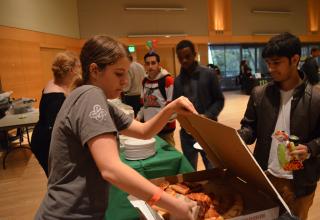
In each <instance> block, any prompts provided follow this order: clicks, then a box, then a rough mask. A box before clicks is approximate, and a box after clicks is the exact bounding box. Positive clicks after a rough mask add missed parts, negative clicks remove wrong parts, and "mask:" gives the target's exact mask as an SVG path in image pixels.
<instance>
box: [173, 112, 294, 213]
mask: <svg viewBox="0 0 320 220" xmlns="http://www.w3.org/2000/svg"><path fill="white" fill-rule="evenodd" d="M178 120H179V122H180V125H181V127H183V128H184V129H185V130H186V131H187V132H189V133H191V134H192V136H193V137H194V138H195V139H196V140H197V141H198V143H199V144H200V145H201V147H202V148H203V149H204V151H205V152H206V154H207V157H208V159H209V160H210V161H211V162H212V163H213V164H214V165H215V166H216V167H220V168H222V169H224V168H226V169H227V170H228V171H230V172H231V173H233V174H234V175H236V176H237V177H239V178H241V179H242V180H244V181H246V182H249V183H251V184H254V185H255V186H257V187H259V188H260V189H261V190H263V191H264V192H266V193H268V194H269V195H270V196H271V197H273V198H278V200H279V201H280V202H281V203H282V205H283V207H285V209H286V210H287V211H288V212H289V213H290V214H291V211H290V209H289V207H288V206H287V204H286V203H285V201H284V200H283V199H282V197H281V196H280V194H279V193H278V192H277V190H276V189H275V188H274V186H273V185H272V183H271V182H270V180H269V179H268V178H267V176H266V174H265V173H264V171H263V170H262V169H261V168H260V166H259V165H258V163H257V161H256V160H255V159H254V157H253V155H252V153H251V152H250V150H249V148H248V147H247V146H246V144H245V143H244V142H243V140H242V139H241V137H240V136H239V134H238V132H237V131H236V130H235V129H234V128H231V127H228V126H225V125H222V124H220V123H218V122H215V121H213V120H210V119H207V118H205V117H203V116H200V115H195V114H194V115H188V116H187V117H186V116H181V115H179V116H178Z"/></svg>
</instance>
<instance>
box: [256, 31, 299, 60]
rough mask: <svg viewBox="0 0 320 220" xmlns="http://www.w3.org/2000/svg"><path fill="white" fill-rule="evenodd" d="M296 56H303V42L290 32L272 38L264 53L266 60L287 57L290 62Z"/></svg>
mask: <svg viewBox="0 0 320 220" xmlns="http://www.w3.org/2000/svg"><path fill="white" fill-rule="evenodd" d="M296 54H297V55H299V56H301V41H300V39H299V38H298V37H296V36H295V35H293V34H290V33H288V32H285V33H282V34H279V35H276V36H274V37H272V38H271V39H270V40H269V41H268V43H267V45H266V46H265V47H264V48H263V51H262V57H263V58H264V59H265V58H270V57H273V56H278V57H287V58H289V60H290V58H291V57H293V56H294V55H296Z"/></svg>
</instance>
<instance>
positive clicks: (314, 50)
mask: <svg viewBox="0 0 320 220" xmlns="http://www.w3.org/2000/svg"><path fill="white" fill-rule="evenodd" d="M318 50H319V48H318V47H312V48H311V53H314V52H317V51H318Z"/></svg>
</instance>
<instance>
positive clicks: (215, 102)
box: [173, 63, 224, 120]
mask: <svg viewBox="0 0 320 220" xmlns="http://www.w3.org/2000/svg"><path fill="white" fill-rule="evenodd" d="M180 96H185V97H187V98H189V100H190V101H191V102H192V104H193V105H194V107H195V109H196V110H197V111H198V112H199V113H200V114H204V115H205V116H206V117H208V118H210V119H213V120H217V118H218V115H219V113H220V112H221V110H222V109H223V106H224V96H223V94H222V91H221V88H220V83H219V79H218V77H217V75H216V74H215V73H214V71H213V70H212V69H209V68H207V67H204V66H201V65H199V64H198V63H196V67H195V69H194V71H193V72H192V73H188V72H187V71H186V70H184V69H181V71H180V75H179V76H178V77H177V78H176V79H175V80H174V89H173V99H176V98H179V97H180Z"/></svg>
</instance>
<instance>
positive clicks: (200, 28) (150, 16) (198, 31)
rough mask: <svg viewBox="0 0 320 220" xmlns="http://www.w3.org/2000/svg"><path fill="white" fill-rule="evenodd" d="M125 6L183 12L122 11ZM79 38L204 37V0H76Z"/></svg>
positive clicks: (206, 20) (205, 8) (205, 17)
mask: <svg viewBox="0 0 320 220" xmlns="http://www.w3.org/2000/svg"><path fill="white" fill-rule="evenodd" d="M125 7H185V8H186V9H187V10H186V11H178V12H154V11H153V12H150V11H125V10H124V8H125ZM78 8H79V23H80V31H81V33H80V34H81V38H88V37H90V36H92V35H95V34H107V35H110V36H113V37H126V36H127V35H128V34H159V33H186V34H188V35H208V2H207V0H158V1H151V0H113V1H112V0H90V1H89V0H78Z"/></svg>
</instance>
